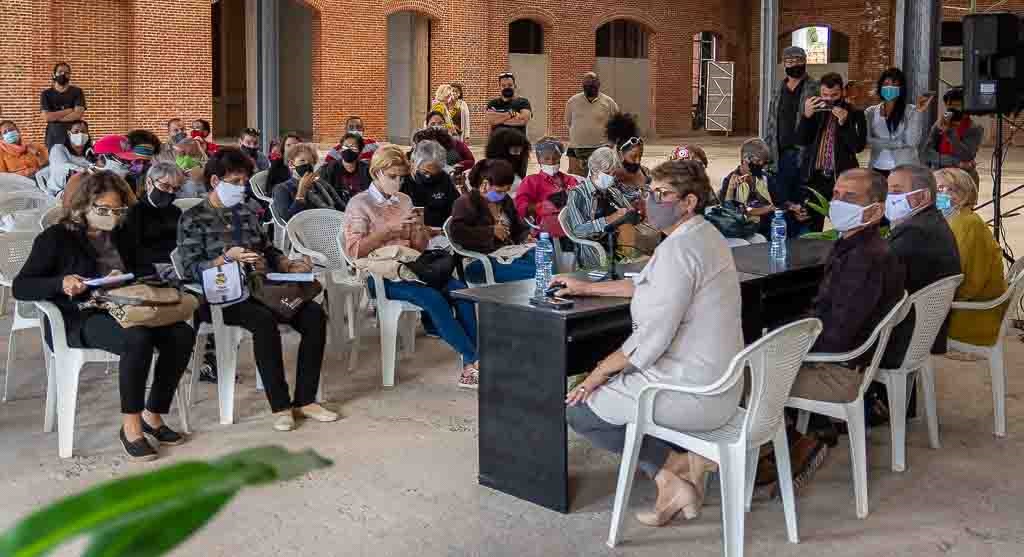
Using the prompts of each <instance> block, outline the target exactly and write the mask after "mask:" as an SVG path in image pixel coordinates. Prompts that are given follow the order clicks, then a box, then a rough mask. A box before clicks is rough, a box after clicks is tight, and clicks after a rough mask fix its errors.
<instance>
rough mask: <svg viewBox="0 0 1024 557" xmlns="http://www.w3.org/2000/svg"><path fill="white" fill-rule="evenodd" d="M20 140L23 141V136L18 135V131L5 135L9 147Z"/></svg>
mask: <svg viewBox="0 0 1024 557" xmlns="http://www.w3.org/2000/svg"><path fill="white" fill-rule="evenodd" d="M19 139H21V134H20V133H18V130H11V131H9V132H5V133H4V143H7V144H8V145H14V144H15V143H17V142H18V140H19Z"/></svg>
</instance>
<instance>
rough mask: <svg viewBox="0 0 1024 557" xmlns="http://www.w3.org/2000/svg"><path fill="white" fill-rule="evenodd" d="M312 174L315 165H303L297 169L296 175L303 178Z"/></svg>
mask: <svg viewBox="0 0 1024 557" xmlns="http://www.w3.org/2000/svg"><path fill="white" fill-rule="evenodd" d="M310 172H313V165H311V164H301V165H299V166H296V167H295V173H296V174H298V175H299V178H302V177H303V176H305V175H306V174H309V173H310Z"/></svg>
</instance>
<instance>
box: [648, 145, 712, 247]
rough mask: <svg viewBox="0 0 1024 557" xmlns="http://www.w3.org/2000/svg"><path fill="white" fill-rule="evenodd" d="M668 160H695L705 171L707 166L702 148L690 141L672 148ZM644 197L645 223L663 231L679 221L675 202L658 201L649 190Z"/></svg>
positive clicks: (706, 158) (706, 157)
mask: <svg viewBox="0 0 1024 557" xmlns="http://www.w3.org/2000/svg"><path fill="white" fill-rule="evenodd" d="M668 160H670V161H678V160H683V161H697V162H699V163H701V164H703V165H704V169H705V171H706V170H707V168H708V156H707V154H705V153H704V149H703V148H702V147H701V146H700V145H695V144H692V143H688V144H684V145H680V146H678V147H676V148H675V149H673V150H672V152H671V153H669V155H668ZM646 197H647V200H646V202H645V211H644V215H645V216H646V218H647V224H649V225H651V226H653V227H654V228H656V229H658V230H661V231H662V232H663V233H665V231H667V230H669V229H670V228H672V227H673V226H675V224H676V223H677V222H679V218H680V214H679V207H678V206H677V205H676V204H674V203H670V204H665V203H658V202H657V200H655V198H654V195H653V194H651V193H650V192H648V195H647V196H646ZM716 202H717V200H714V201H712V204H714V203H716Z"/></svg>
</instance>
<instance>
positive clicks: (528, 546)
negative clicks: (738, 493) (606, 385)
mask: <svg viewBox="0 0 1024 557" xmlns="http://www.w3.org/2000/svg"><path fill="white" fill-rule="evenodd" d="M704 143H705V144H709V143H711V142H708V141H705V142H704ZM714 143H715V147H713V148H711V149H710V150H709V151H710V152H709V155H710V156H711V157H712V159H713V163H712V171H711V174H712V175H713V176H722V175H724V174H725V172H727V170H728V167H729V166H731V165H732V164H733V162H734V161H735V160H736V159H735V153H736V146H737V145H738V143H739V141H738V140H733V139H728V140H719V141H716V142H714ZM668 150H669V147H668V146H667V145H665V146H662V145H653V146H651V147H650V148H649V151H648V155H649V157H650V159H651V160H652V161H654V160H655V159H660V158H661V157H662V156H663V155H664V154H665V153H667V152H668ZM1013 156H1017V153H1014V155H1013ZM1012 177H1013V180H1012V181H1016V182H1020V181H1021V179H1022V177H1024V161H1021V163H1019V164H1017V165H1014V168H1013V169H1012ZM1018 203H1020V201H1018ZM1015 220H1016V219H1011V221H1010V227H1011V230H1012V231H1013V236H1014V238H1013V241H1014V242H1016V243H1017V244H1018V245H1021V244H1020V242H1024V227H1022V226H1024V225H1022V224H1018V223H1016V222H1014V221H1015ZM1021 249H1024V245H1022V247H1021ZM362 325H363V330H364V335H366V336H365V337H364V339H363V343H362V346H363V349H362V351H361V353H360V360H359V364H358V366H357V369H356V371H355V372H352V373H349V372H347V371H346V365H347V352H346V351H347V349H348V348H347V346H345V345H344V344H338V343H332V344H331V345H330V346H329V352H330V355H329V359H328V361H327V362H326V365H325V370H326V371H325V373H327V385H328V397H329V399H330V400H331V403H330V406H332V407H334V408H336V409H338V410H340V411H341V412H342V414H343V415H344V419H343V420H342V421H340V422H338V423H335V424H311V423H304V424H302V425H301V426H300V428H299V429H298V430H297V431H295V432H292V433H289V434H281V433H276V432H274V431H272V430H271V422H270V418H269V416H270V412H269V407H268V405H267V403H266V400H265V398H264V397H263V395H262V393H258V392H257V391H256V390H255V368H254V365H253V363H252V356H251V348H250V346H249V345H248V344H243V347H242V359H241V363H240V366H241V367H240V373H241V382H240V383H239V384H238V386H237V391H236V392H237V399H236V402H237V407H236V416H237V423H236V424H235V425H232V426H221V425H219V424H218V423H217V403H216V389H215V388H214V387H213V386H211V385H206V384H201V386H200V387H199V390H198V392H197V395H196V399H197V405H196V406H195V407H194V409H193V414H192V418H193V424H195V425H194V427H195V428H196V429H197V431H196V433H195V435H194V436H193V438H192V439H191V440H190V442H189V443H187V444H185V445H183V446H181V447H176V448H171V449H169V450H166V451H165V452H164V453H163V454H164V458H162V459H161V460H159V461H157V462H156V463H152V464H131V463H128V462H126V461H125V459H124V458H123V457H122V456H121V454H122V453H121V449H120V447H119V443H118V441H117V430H118V418H117V412H118V403H117V394H116V393H117V376H116V374H110V375H106V374H105V373H104V368H103V366H101V365H93V366H90V367H89V368H87V369H86V371H85V373H84V374H83V378H82V381H81V385H80V395H79V412H78V422H77V429H76V436H75V451H76V455H77V456H75V457H74V458H71V459H67V460H61V459H58V458H57V439H56V435H55V434H45V433H43V432H42V406H43V400H42V394H43V390H44V386H45V385H44V384H45V374H44V371H43V369H44V368H43V363H42V360H41V359H40V357H39V340H38V334H36V333H34V332H24V333H19V335H21V336H19V340H18V350H17V359H16V360H15V363H14V366H13V375H12V377H11V389H12V396H13V398H14V400H12V401H10V402H8V403H6V404H0V439H2V440H3V449H2V450H0V470H2V471H3V473H2V474H0V501H3V504H2V505H0V528H6V527H7V526H9V525H11V524H12V523H13V522H14V521H15V520H17V518H18V517H20V516H22V515H24V514H26V513H28V512H31V511H32V510H33V509H36V508H38V507H39V506H40V505H43V504H45V503H48V502H50V501H53V500H54V499H56V498H59V497H61V496H65V495H68V494H72V493H76V492H78V491H80V490H82V489H85V488H87V487H88V486H90V485H92V484H94V483H96V482H100V481H104V480H108V479H110V478H114V477H121V476H124V475H127V474H131V473H134V472H138V471H142V470H151V469H153V468H155V467H157V466H160V465H161V464H166V463H169V462H177V461H181V460H185V459H196V458H200V459H201V458H209V457H213V456H216V455H221V454H224V453H225V452H228V451H232V450H235V449H241V448H244V447H250V446H254V445H261V444H271V443H274V444H282V445H285V446H288V447H290V448H293V449H300V448H305V447H312V448H314V449H316V450H317V451H319V452H320V453H322V454H323V455H325V456H327V457H329V458H331V459H333V460H334V461H335V465H334V467H333V468H330V469H328V470H324V471H318V472H316V473H313V474H309V475H307V476H306V477H304V478H302V479H299V480H294V481H291V482H288V483H286V484H282V485H276V486H271V487H267V488H261V489H255V490H251V491H246V492H244V493H242V494H241V495H239V496H238V497H237V498H236V499H235V500H234V501H233V502H232V503H231V504H229V505H228V507H227V508H226V509H225V510H224V511H223V512H222V513H221V514H220V515H219V516H218V517H217V518H216V519H215V520H214V521H213V522H212V523H211V524H210V525H209V526H208V527H207V528H206V529H204V530H203V531H201V532H200V533H199V534H198V535H196V536H195V537H194V538H193V539H192V540H190V541H189V542H188V543H187V544H186V545H184V546H183V547H181V548H180V549H179V550H178V551H176V552H175V555H182V556H185V555H204V556H211V557H213V556H225V557H228V556H230V557H235V556H292V555H295V556H298V555H302V556H313V555H315V556H321V555H323V556H354V555H372V556H385V555H395V556H405V555H417V556H428V555H429V556H433V555H446V556H458V555H480V556H506V555H508V556H515V557H527V556H554V555H630V556H662V555H672V554H676V555H680V554H681V555H694V556H698V555H699V556H717V555H720V554H721V551H722V547H721V522H720V506H719V503H718V496H717V494H716V493H713V494H711V495H710V497H709V501H708V504H707V505H706V506H705V510H704V513H703V514H702V516H701V517H700V518H699V519H697V520H695V521H692V522H688V523H686V522H680V521H677V522H674V523H673V524H672V525H671V526H669V527H666V528H662V529H650V528H646V527H644V526H642V525H641V524H640V523H638V522H637V521H635V520H634V519H633V518H632V517H631V516H630V517H629V518H628V519H627V524H626V530H625V537H626V541H625V543H624V544H623V545H621V546H620V547H619V548H617V549H615V550H610V549H608V548H606V547H605V545H604V540H605V539H606V537H607V530H608V524H609V520H610V514H611V513H610V511H611V505H612V499H613V497H614V489H615V478H616V474H617V471H618V458H617V457H615V456H613V455H609V454H608V453H604V452H602V451H600V450H597V449H594V448H592V447H591V446H590V445H589V444H588V443H587V442H586V441H583V440H580V439H578V438H575V437H572V439H571V441H570V448H569V451H570V462H571V475H572V480H573V491H574V508H573V512H572V513H571V514H569V515H560V514H557V513H554V512H551V511H547V510H545V509H542V508H540V507H536V506H534V505H532V504H529V503H525V502H523V501H519V500H517V499H514V498H512V497H509V496H506V495H503V494H501V493H498V492H494V491H491V490H489V489H486V488H482V487H480V486H478V485H477V484H476V474H477V457H476V440H477V439H476V438H477V422H476V415H477V412H476V396H475V394H473V393H469V392H465V391H461V390H459V389H457V388H456V386H455V382H456V378H457V371H456V367H457V365H456V357H455V355H454V353H453V352H452V351H451V350H450V349H448V348H447V346H446V345H444V344H443V343H441V342H440V341H437V340H431V339H426V338H422V337H421V338H420V339H419V340H418V343H417V351H416V354H415V356H414V357H413V358H410V359H405V360H403V361H402V362H401V363H400V364H399V370H398V384H397V386H396V387H395V388H393V389H383V388H381V386H380V360H379V350H378V349H377V346H379V345H378V341H377V337H376V333H375V330H374V329H373V327H372V321H371V320H370V319H369V318H365V319H363V324H362ZM8 326H9V316H8V317H6V318H4V321H2V325H0V333H3V337H2V338H6V328H7V327H8ZM1018 334H1019V331H1015V332H1014V334H1013V337H1012V338H1008V339H1007V352H1008V355H1007V363H1008V365H1007V369H1008V372H1009V392H1010V394H1009V399H1008V401H1007V413H1008V415H1009V424H1008V429H1009V432H1010V435H1009V437H1007V438H1006V439H1000V440H997V439H995V438H993V436H992V402H991V394H990V393H991V386H990V381H989V379H988V373H987V367H986V366H985V363H984V362H963V361H957V360H952V359H947V358H939V359H937V361H936V366H937V382H938V385H937V392H938V399H939V405H938V406H939V413H940V419H941V424H942V441H943V449H942V450H940V451H933V450H930V449H929V448H928V446H927V433H926V431H925V427H924V424H923V423H922V422H912V423H911V425H910V431H909V433H908V455H907V463H908V470H907V471H906V472H904V473H902V474H900V473H894V472H892V471H891V470H890V468H889V432H888V429H887V428H878V429H876V430H874V431H872V432H871V435H870V446H869V451H868V459H869V461H870V470H869V481H870V487H869V493H870V504H871V511H872V512H871V515H870V516H869V517H868V518H867V519H866V520H857V518H856V516H855V513H854V503H853V494H852V485H851V475H850V465H849V451H848V446H847V445H846V439H845V438H843V439H842V440H841V441H842V442H841V443H840V446H839V447H838V448H837V449H835V450H834V451H832V452H831V453H830V454H829V456H828V458H827V461H826V465H825V467H824V468H823V469H822V470H821V471H820V473H819V474H818V476H817V478H816V479H815V481H814V482H813V484H812V485H811V487H810V488H808V489H807V490H806V491H805V492H804V494H803V495H802V496H801V497H800V498H799V499H798V513H799V518H800V533H801V543H800V544H799V545H791V544H789V543H788V542H787V541H786V535H785V527H784V522H783V514H782V508H781V505H780V504H778V503H776V502H773V501H769V500H767V499H766V498H764V497H759V498H757V499H756V500H755V502H754V507H753V511H752V512H751V513H750V514H748V515H747V526H746V532H747V537H746V541H747V555H793V556H797V555H807V556H812V555H814V556H817V555H823V554H827V555H829V556H830V557H845V556H861V555H872V556H903V555H906V556H909V555H914V556H917V555H953V556H1004V555H1005V556H1011V555H1012V556H1016V555H1020V554H1022V552H1024V550H1022V548H1024V474H1022V473H1021V472H1020V471H1019V468H1017V466H1019V461H1020V456H1021V454H1024V452H1022V448H1024V447H1022V441H1021V440H1022V439H1024V403H1022V402H1021V395H1022V394H1024V386H1022V385H1024V365H1021V364H1022V362H1024V345H1022V344H1021V343H1020V342H1018V341H1017V335H1018ZM4 348H5V347H4ZM0 353H6V350H5V349H4V350H3V351H0ZM286 358H287V363H288V367H289V368H292V367H293V365H294V361H295V346H294V345H293V344H292V343H289V346H288V350H287V352H286ZM485 373H486V370H485ZM169 421H170V423H171V424H172V425H175V424H176V423H177V422H176V416H175V415H173V414H172V416H171V417H170V419H169ZM634 491H635V493H634V497H633V501H632V508H633V509H637V508H641V507H648V506H650V505H652V504H653V495H654V492H653V488H652V485H651V483H650V482H648V481H646V480H641V481H638V482H637V483H636V489H635V490H634ZM80 548H81V545H80V544H79V545H75V546H69V547H68V548H65V549H64V550H63V551H61V552H58V553H57V555H73V554H75V553H74V552H73V551H74V550H75V549H80Z"/></svg>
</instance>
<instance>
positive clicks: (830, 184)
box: [791, 73, 868, 232]
mask: <svg viewBox="0 0 1024 557" xmlns="http://www.w3.org/2000/svg"><path fill="white" fill-rule="evenodd" d="M844 91H845V89H844V87H843V77H842V76H841V75H839V74H837V73H829V74H825V75H824V76H822V78H821V96H819V97H810V98H808V99H807V101H806V102H805V103H804V107H803V113H802V115H801V118H800V127H799V128H798V129H797V143H798V144H799V145H800V147H802V148H805V149H807V155H806V156H805V157H804V165H803V171H802V172H801V178H802V180H801V182H803V183H806V184H807V187H809V188H811V189H813V190H814V191H816V192H818V193H820V194H821V195H822V196H823V197H824V198H825V199H832V191H833V190H834V189H835V185H836V178H837V177H838V176H839V175H841V174H842V173H843V172H846V171H847V170H850V169H852V168H857V167H858V166H860V164H858V162H857V154H858V153H860V152H861V151H863V150H864V147H865V145H867V139H868V129H867V120H866V119H865V118H864V112H863V111H861V110H859V109H857V108H855V107H853V106H852V105H850V104H849V103H847V102H846V100H845V98H844ZM795 193H797V196H796V197H795V198H791V199H798V200H806V199H807V198H808V197H809V194H810V192H806V191H800V192H795ZM803 205H806V202H805V203H803ZM798 212H799V213H800V216H801V217H804V216H806V218H807V219H808V220H807V221H806V223H807V226H808V228H809V230H808V231H814V232H821V230H822V228H823V227H824V226H825V217H824V216H823V215H818V214H807V215H805V214H804V213H805V212H806V211H804V210H803V209H802V208H801V210H799V211H798Z"/></svg>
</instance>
